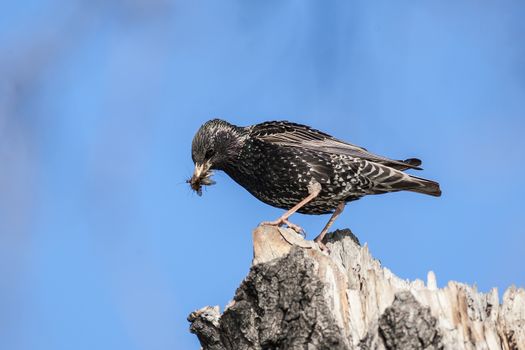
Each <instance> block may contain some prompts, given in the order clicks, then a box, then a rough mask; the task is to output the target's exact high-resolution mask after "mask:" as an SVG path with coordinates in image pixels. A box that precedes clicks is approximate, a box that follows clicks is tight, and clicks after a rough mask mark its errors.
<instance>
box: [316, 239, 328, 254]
mask: <svg viewBox="0 0 525 350" xmlns="http://www.w3.org/2000/svg"><path fill="white" fill-rule="evenodd" d="M314 242H315V243H317V245H318V246H319V249H321V251H323V252H325V253H328V254H330V249H329V248H328V247H327V246H326V245H325V244H324V243H323V242H322V241H321V240H320V239H317V238H316V239H314Z"/></svg>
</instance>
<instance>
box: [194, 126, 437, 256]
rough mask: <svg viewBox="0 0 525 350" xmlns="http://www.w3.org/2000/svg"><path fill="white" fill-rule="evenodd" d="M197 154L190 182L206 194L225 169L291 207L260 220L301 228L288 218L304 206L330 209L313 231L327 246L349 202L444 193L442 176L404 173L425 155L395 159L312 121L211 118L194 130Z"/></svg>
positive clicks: (315, 211)
mask: <svg viewBox="0 0 525 350" xmlns="http://www.w3.org/2000/svg"><path fill="white" fill-rule="evenodd" d="M191 157H192V160H193V163H194V166H195V167H194V172H193V175H192V176H191V178H190V179H188V180H187V182H188V183H189V184H190V187H191V188H192V189H193V190H194V191H195V192H197V194H198V195H199V196H200V195H202V187H203V186H210V185H213V184H214V183H215V182H214V181H213V180H212V175H213V172H214V171H216V170H218V171H223V172H225V173H226V174H227V175H228V176H229V177H231V178H232V179H233V180H234V181H235V182H237V183H238V184H239V185H241V186H242V187H243V188H245V189H246V190H247V191H248V192H249V193H251V194H252V195H253V196H254V197H256V198H257V199H259V200H261V201H262V202H264V203H266V204H269V205H271V206H273V207H277V208H281V209H285V210H286V212H285V213H284V214H283V215H281V216H280V217H279V218H278V219H276V220H273V221H264V222H262V223H261V224H262V225H272V226H283V225H286V226H288V227H289V228H291V229H293V230H295V231H297V232H299V233H302V232H304V231H303V229H302V228H301V227H300V226H298V225H296V224H294V223H292V222H291V221H290V220H289V218H290V216H291V215H292V214H294V213H296V212H298V213H302V214H310V215H319V214H330V213H331V214H332V216H331V217H330V219H329V220H328V222H327V223H326V225H325V226H324V228H323V229H322V231H321V232H320V233H319V235H318V236H317V237H316V238H315V239H314V241H315V242H316V243H317V244H318V245H319V246H320V248H321V249H322V250H324V249H326V246H325V245H324V244H323V243H322V241H323V238H324V236H325V234H326V233H327V232H328V229H329V228H330V227H331V226H332V224H333V223H334V221H335V220H336V219H337V217H338V216H339V215H340V214H341V213H342V212H343V209H344V208H345V205H346V203H348V202H351V201H355V200H358V199H360V198H362V197H364V196H366V195H371V194H383V193H388V192H397V191H412V192H418V193H422V194H426V195H431V196H436V197H439V196H440V195H441V189H440V186H439V183H438V182H435V181H432V180H427V179H424V178H421V177H416V176H413V175H409V174H407V173H405V172H404V171H405V170H408V169H414V170H422V168H421V167H420V165H421V160H419V159H417V158H408V159H405V160H394V159H390V158H387V157H383V156H380V155H377V154H374V153H371V152H369V151H368V150H367V149H365V148H363V147H360V146H356V145H354V144H351V143H349V142H345V141H342V140H340V139H337V138H335V137H333V136H331V135H329V134H327V133H325V132H322V131H319V130H317V129H314V128H312V127H309V126H307V125H303V124H298V123H293V122H289V121H267V122H263V123H260V124H255V125H251V126H246V127H242V126H236V125H233V124H231V123H229V122H227V121H225V120H222V119H212V120H209V121H207V122H205V123H204V124H203V125H202V126H201V127H200V128H199V129H198V131H197V133H196V134H195V136H194V138H193V141H192V147H191Z"/></svg>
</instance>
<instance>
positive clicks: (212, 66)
mask: <svg viewBox="0 0 525 350" xmlns="http://www.w3.org/2000/svg"><path fill="white" fill-rule="evenodd" d="M524 17H525V4H524V3H523V2H522V1H518V0H515V1H488V0H482V1H474V0H462V1H452V0H449V1H437V0H436V1H425V2H422V1H396V2H392V1H387V0H384V1H364V0H363V1H298V0H297V1H291V0H290V1H250V2H247V1H222V2H215V1H201V2H196V1H195V2H193V1H192V2H190V1H167V0H153V1H146V0H121V1H106V2H104V1H99V2H97V1H68V2H65V1H53V0H45V1H28V0H26V1H23V2H5V3H3V4H2V5H0V164H1V169H2V170H1V171H0V194H1V195H0V348H2V349H32V350H44V349H45V350H47V349H54V350H56V349H137V350H138V349H198V342H197V340H196V338H195V337H194V336H193V335H191V334H189V333H188V331H187V329H188V323H187V321H186V316H187V314H188V313H190V312H191V311H193V310H195V309H198V308H200V307H202V306H205V305H220V306H221V307H223V306H224V305H226V304H227V302H228V301H229V300H230V299H231V298H232V296H233V295H234V291H235V288H236V287H237V286H238V285H239V283H240V282H241V280H242V279H243V277H244V276H245V275H246V274H247V272H248V269H249V265H250V261H251V254H252V248H251V234H250V232H251V230H252V229H253V228H254V227H255V226H256V225H257V223H259V222H260V221H264V220H271V219H275V218H276V217H278V216H279V215H280V214H281V211H280V210H278V209H275V208H271V207H268V206H266V205H264V204H262V203H260V202H258V201H257V200H256V199H254V198H253V197H251V196H250V195H249V194H248V193H247V192H246V191H245V190H244V189H242V188H240V187H239V186H238V185H236V184H235V183H234V182H233V181H232V180H230V179H229V178H228V177H227V176H226V175H224V174H217V176H216V180H217V185H216V186H213V187H210V188H208V189H206V191H205V193H204V195H203V196H202V197H198V196H196V195H195V194H193V193H192V192H191V191H190V189H189V187H188V186H187V184H185V182H184V181H185V180H186V179H187V178H188V177H189V176H190V175H191V172H192V162H191V157H190V145H191V139H192V137H193V135H194V133H195V131H196V130H197V129H198V127H199V126H200V125H201V124H202V123H203V122H205V121H206V120H208V119H211V118H214V117H221V118H224V119H226V120H229V121H230V122H232V123H236V124H238V125H249V124H253V123H257V122H262V121H265V120H272V119H288V120H291V121H295V122H300V123H304V124H308V125H311V126H314V127H316V128H318V129H321V130H323V131H326V132H328V133H331V134H333V135H334V136H337V137H339V138H341V139H344V140H347V141H350V142H353V143H356V144H359V145H362V146H365V147H367V148H368V149H369V150H371V151H373V152H376V153H379V154H384V155H386V156H389V157H392V158H405V157H419V158H421V159H423V166H424V168H425V170H424V172H422V173H419V175H420V176H424V177H428V178H431V179H435V180H438V181H439V182H440V183H441V186H442V190H443V196H442V197H441V198H433V197H427V196H422V195H418V194H414V193H396V194H389V195H382V196H374V197H367V198H364V199H362V200H360V201H358V202H354V203H351V204H350V205H348V206H347V208H346V210H345V212H344V214H343V215H342V216H341V217H340V219H338V221H337V222H336V224H335V226H334V227H336V228H344V227H350V228H351V229H352V230H353V231H354V232H355V233H356V235H357V236H358V237H359V238H360V240H361V241H362V242H367V243H368V245H369V247H370V250H371V251H372V253H373V254H374V256H375V257H377V258H378V259H380V260H381V262H382V263H383V264H384V265H385V266H387V267H389V268H390V269H391V270H392V271H393V272H394V273H396V274H397V275H399V276H401V277H403V278H410V279H415V278H422V279H425V277H426V273H427V271H429V270H433V271H435V272H436V274H437V278H438V283H439V284H440V285H444V284H445V283H446V281H448V280H450V279H453V280H459V281H462V282H466V283H469V284H477V286H478V287H479V289H480V290H482V291H488V290H489V289H490V288H491V287H498V288H499V290H500V293H501V292H502V291H503V290H504V289H505V288H507V287H508V286H509V285H511V284H516V285H518V286H525V272H524V269H523V267H522V266H521V265H522V261H523V255H524V253H525V219H524V215H523V204H522V200H523V198H524V195H525V187H524V186H523V184H522V183H521V181H522V180H523V174H524V173H525V164H524V161H525V156H524V153H523V150H524V149H525V138H524V137H523V135H524V132H525V115H524V113H525V70H524V67H525V42H524V41H523V38H524V37H525V22H524V21H523V18H524ZM293 219H294V221H295V222H297V223H299V224H301V225H302V226H303V227H304V228H305V229H306V231H307V232H308V236H309V237H310V238H313V237H315V235H317V233H318V232H319V231H320V229H321V228H322V227H323V225H324V223H325V222H326V220H327V219H328V217H321V216H303V215H296V216H294V217H293Z"/></svg>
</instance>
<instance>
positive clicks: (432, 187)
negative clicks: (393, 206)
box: [407, 175, 441, 197]
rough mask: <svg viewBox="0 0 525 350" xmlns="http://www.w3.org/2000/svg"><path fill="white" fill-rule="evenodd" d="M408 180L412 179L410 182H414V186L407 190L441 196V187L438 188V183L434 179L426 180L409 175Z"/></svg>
mask: <svg viewBox="0 0 525 350" xmlns="http://www.w3.org/2000/svg"><path fill="white" fill-rule="evenodd" d="M410 180H412V181H411V182H413V183H414V184H416V186H414V187H411V188H407V190H408V191H412V192H417V193H423V194H428V195H431V196H434V197H439V196H441V189H440V188H439V183H437V182H436V181H432V180H427V179H423V178H421V177H417V176H412V175H410Z"/></svg>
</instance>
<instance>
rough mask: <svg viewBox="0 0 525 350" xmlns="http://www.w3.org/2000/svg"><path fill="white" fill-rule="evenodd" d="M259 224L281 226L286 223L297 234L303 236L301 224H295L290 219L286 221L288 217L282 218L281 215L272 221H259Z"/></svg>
mask: <svg viewBox="0 0 525 350" xmlns="http://www.w3.org/2000/svg"><path fill="white" fill-rule="evenodd" d="M260 225H268V226H283V225H286V226H288V228H291V229H292V230H294V231H295V232H297V233H298V234H300V235H303V236H304V230H303V229H302V228H301V226H299V225H296V224H294V223H291V222H290V221H288V219H286V218H283V217H280V218H279V219H277V220H274V221H263V222H261V223H260Z"/></svg>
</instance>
